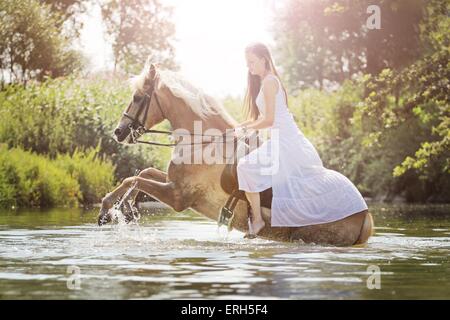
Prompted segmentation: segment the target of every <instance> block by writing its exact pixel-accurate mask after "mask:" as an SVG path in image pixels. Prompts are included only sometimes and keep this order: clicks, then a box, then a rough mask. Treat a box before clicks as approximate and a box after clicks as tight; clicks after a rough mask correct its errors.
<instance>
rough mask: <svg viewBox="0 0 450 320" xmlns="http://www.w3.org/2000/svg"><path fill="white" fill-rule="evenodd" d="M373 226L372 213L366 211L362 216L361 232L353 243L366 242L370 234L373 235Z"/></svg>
mask: <svg viewBox="0 0 450 320" xmlns="http://www.w3.org/2000/svg"><path fill="white" fill-rule="evenodd" d="M373 226H374V224H373V218H372V214H370V212H367V213H366V216H365V217H364V222H363V226H362V228H361V233H360V235H359V238H358V240H356V242H355V245H358V244H364V243H366V242H367V240H369V238H370V236H372V235H373Z"/></svg>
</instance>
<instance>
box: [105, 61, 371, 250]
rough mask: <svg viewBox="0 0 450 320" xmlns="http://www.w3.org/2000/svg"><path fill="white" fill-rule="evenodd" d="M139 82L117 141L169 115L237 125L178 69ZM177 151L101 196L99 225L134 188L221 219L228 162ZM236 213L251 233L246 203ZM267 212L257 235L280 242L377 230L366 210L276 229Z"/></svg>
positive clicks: (360, 239) (181, 120) (339, 241)
mask: <svg viewBox="0 0 450 320" xmlns="http://www.w3.org/2000/svg"><path fill="white" fill-rule="evenodd" d="M147 65H148V64H147ZM169 75H171V76H170V77H169ZM178 77H179V75H178ZM179 78H180V79H181V77H179ZM134 84H135V86H134V87H135V88H134V89H135V92H134V95H133V100H132V102H130V104H129V106H128V108H127V110H126V111H125V112H124V114H123V116H122V118H121V119H120V122H119V124H118V126H117V128H116V129H115V132H114V134H115V136H116V139H117V141H118V142H127V143H133V142H135V141H136V140H135V138H136V136H135V135H136V132H139V130H142V129H145V128H147V129H150V128H152V127H153V126H155V125H156V124H158V123H160V122H162V121H163V120H165V119H167V120H168V121H169V122H170V124H171V126H172V129H173V130H177V129H186V130H187V131H188V132H194V125H193V123H194V122H196V121H201V124H202V128H203V129H205V130H207V129H209V128H216V129H218V130H220V132H223V133H224V132H225V131H226V130H227V129H231V128H233V127H234V125H235V124H236V122H235V120H233V119H232V118H231V117H230V116H229V115H228V114H227V113H226V111H225V110H224V109H223V108H222V106H220V105H219V104H218V103H217V102H216V101H215V100H214V99H212V98H211V97H210V96H208V95H205V94H202V93H201V92H200V91H197V89H196V88H195V87H192V86H191V85H190V84H189V83H188V82H186V81H184V80H177V74H176V73H171V72H170V71H166V70H159V68H157V67H156V66H155V65H154V64H150V65H149V66H148V67H145V68H144V70H143V71H142V73H141V74H140V75H139V76H137V77H136V78H135V81H134ZM199 92H200V93H199ZM208 105H209V109H208V107H206V106H208ZM205 115H206V117H205ZM202 148H203V146H202ZM172 155H173V157H172V159H171V161H170V163H169V165H168V169H167V173H166V172H163V171H160V170H158V169H155V168H148V169H145V170H143V171H142V172H140V173H139V175H138V176H134V177H129V178H126V179H124V181H123V182H122V183H121V185H120V186H119V187H117V188H116V189H115V190H113V191H112V192H110V193H108V194H107V195H106V196H105V197H104V198H103V200H102V207H101V209H100V214H99V217H98V222H99V224H100V225H102V224H104V223H106V222H109V221H110V220H111V217H110V214H109V213H108V211H109V209H110V208H112V206H113V204H114V203H115V202H116V201H117V200H118V199H119V198H120V197H122V196H123V195H124V194H125V193H126V192H127V190H128V189H129V188H130V187H132V186H134V187H135V190H133V192H134V195H133V197H134V196H136V193H137V192H139V191H142V192H144V193H146V194H148V195H151V196H152V197H154V198H156V199H158V200H159V201H161V202H163V203H166V204H167V205H169V206H170V207H172V208H173V209H174V210H175V211H177V212H180V211H183V210H185V209H188V208H191V209H193V210H195V211H197V212H199V213H201V214H203V215H205V216H206V217H208V218H210V219H213V220H215V221H217V219H218V217H219V213H220V210H221V207H222V206H223V205H224V203H225V202H226V200H227V199H228V197H229V195H228V194H227V193H226V192H225V191H224V190H223V189H222V188H221V186H220V177H221V174H222V172H223V170H224V168H225V166H226V164H225V163H222V164H204V163H202V164H184V163H181V164H180V163H175V161H174V153H173V154H172ZM234 212H235V217H234V219H233V224H232V227H233V228H235V229H237V230H239V231H242V232H246V231H248V220H247V219H248V216H247V203H246V202H245V201H239V202H238V204H237V206H236V208H235V210H234ZM262 214H263V218H264V220H265V222H266V226H265V227H264V228H263V229H262V230H261V231H260V232H259V234H258V236H259V237H261V238H265V239H271V240H278V241H299V242H305V243H316V244H331V245H337V246H348V245H354V244H364V243H366V242H367V240H368V238H369V237H370V236H371V234H372V229H373V220H372V216H371V214H370V213H369V212H368V211H367V210H364V211H361V212H358V213H355V214H352V215H350V216H348V217H346V218H344V219H342V220H339V221H335V222H331V223H324V224H319V225H311V226H303V227H271V226H270V214H271V212H270V209H268V208H262Z"/></svg>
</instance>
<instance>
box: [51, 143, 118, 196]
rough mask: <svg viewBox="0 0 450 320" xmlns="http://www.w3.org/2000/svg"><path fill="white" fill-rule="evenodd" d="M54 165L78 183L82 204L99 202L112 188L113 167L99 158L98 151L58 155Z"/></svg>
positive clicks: (107, 161) (76, 151) (109, 162)
mask: <svg viewBox="0 0 450 320" xmlns="http://www.w3.org/2000/svg"><path fill="white" fill-rule="evenodd" d="M55 165H56V166H57V167H59V168H61V169H63V170H64V171H65V172H68V173H69V174H70V175H71V176H72V178H75V179H76V180H77V181H78V183H79V185H80V190H81V195H82V198H81V199H79V200H80V202H82V203H86V204H88V203H96V202H99V201H100V200H101V198H102V197H103V196H104V195H105V194H106V193H107V192H109V191H111V188H112V187H113V186H114V165H113V164H112V163H111V161H109V160H103V159H102V158H101V157H99V156H98V150H95V149H92V150H90V151H89V152H86V153H83V152H80V151H78V150H75V152H74V153H73V154H72V156H69V155H68V154H64V155H58V156H57V158H56V160H55Z"/></svg>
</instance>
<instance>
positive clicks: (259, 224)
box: [245, 192, 265, 235]
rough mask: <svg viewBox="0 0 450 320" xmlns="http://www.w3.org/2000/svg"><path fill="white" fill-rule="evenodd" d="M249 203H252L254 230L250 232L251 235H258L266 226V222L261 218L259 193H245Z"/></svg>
mask: <svg viewBox="0 0 450 320" xmlns="http://www.w3.org/2000/svg"><path fill="white" fill-rule="evenodd" d="M245 195H246V196H247V199H248V201H249V202H250V206H251V207H252V212H253V215H252V221H251V224H252V230H250V231H249V234H252V235H256V234H258V232H259V231H261V229H262V228H264V226H265V222H264V220H263V218H262V216H261V201H260V195H259V192H245Z"/></svg>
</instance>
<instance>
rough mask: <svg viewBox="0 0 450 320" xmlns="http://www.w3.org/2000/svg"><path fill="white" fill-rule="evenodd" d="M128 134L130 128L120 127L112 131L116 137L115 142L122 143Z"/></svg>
mask: <svg viewBox="0 0 450 320" xmlns="http://www.w3.org/2000/svg"><path fill="white" fill-rule="evenodd" d="M130 132H131V131H130V128H128V127H121V126H120V127H117V128H116V129H115V130H114V136H115V137H116V140H117V142H123V141H124V140H125V138H126V137H128V135H129V134H130Z"/></svg>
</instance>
